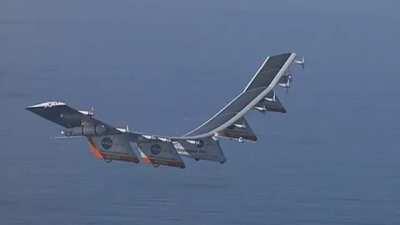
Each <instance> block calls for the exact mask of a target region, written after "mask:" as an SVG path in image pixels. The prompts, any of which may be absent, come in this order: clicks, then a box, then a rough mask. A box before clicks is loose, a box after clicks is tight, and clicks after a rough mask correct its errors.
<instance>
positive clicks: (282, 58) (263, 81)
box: [184, 53, 295, 138]
mask: <svg viewBox="0 0 400 225" xmlns="http://www.w3.org/2000/svg"><path fill="white" fill-rule="evenodd" d="M294 57H295V54H294V53H285V54H281V55H276V56H271V57H269V58H267V60H265V62H264V63H263V65H262V66H261V67H260V68H259V70H258V71H257V73H256V75H255V76H254V77H253V79H252V80H251V81H250V82H249V84H248V85H247V87H246V88H245V90H244V91H243V92H242V93H241V94H240V95H239V96H238V97H236V98H235V99H233V100H232V101H231V102H229V103H228V105H226V106H225V107H224V108H223V109H222V110H221V111H220V112H218V113H217V114H216V115H214V116H213V117H212V118H211V119H210V120H208V121H207V122H205V123H204V124H202V125H201V126H200V127H198V128H196V129H194V130H192V131H190V132H189V133H187V134H185V135H184V137H188V138H190V137H194V138H201V137H206V136H207V135H208V136H211V135H213V133H217V132H220V131H221V129H223V128H225V127H226V126H230V125H232V123H233V122H234V120H235V119H239V118H240V117H243V116H244V114H245V113H246V112H247V110H249V108H247V109H246V111H245V110H244V109H245V108H246V107H247V106H249V105H251V107H253V106H254V104H255V102H254V99H256V98H257V97H260V96H261V95H265V94H266V93H265V90H266V89H267V88H268V87H269V88H271V89H272V88H273V85H272V81H273V80H274V79H275V78H276V77H277V75H278V74H279V72H281V71H282V72H284V71H283V70H285V69H287V67H285V68H284V65H287V63H291V62H292V60H293V59H294ZM289 61H290V62H289ZM281 75H283V73H281ZM279 78H280V77H279ZM274 85H275V83H274ZM262 97H264V96H262ZM274 106H275V105H273V106H269V105H267V107H268V109H270V110H281V109H277V108H275V107H274ZM238 113H240V115H238Z"/></svg>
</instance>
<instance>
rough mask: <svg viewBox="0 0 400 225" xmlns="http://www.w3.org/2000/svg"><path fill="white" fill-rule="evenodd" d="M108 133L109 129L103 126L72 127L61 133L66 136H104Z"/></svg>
mask: <svg viewBox="0 0 400 225" xmlns="http://www.w3.org/2000/svg"><path fill="white" fill-rule="evenodd" d="M106 132H107V128H106V127H105V126H104V125H103V124H98V125H83V126H80V127H72V128H68V129H65V130H62V131H61V134H63V135H64V136H67V137H70V136H102V135H105V134H106Z"/></svg>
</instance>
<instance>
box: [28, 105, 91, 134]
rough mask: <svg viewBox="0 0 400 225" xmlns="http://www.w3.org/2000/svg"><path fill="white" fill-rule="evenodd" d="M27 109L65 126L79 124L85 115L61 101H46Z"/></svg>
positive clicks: (76, 125) (69, 126)
mask: <svg viewBox="0 0 400 225" xmlns="http://www.w3.org/2000/svg"><path fill="white" fill-rule="evenodd" d="M26 109H27V110H29V111H31V112H33V113H35V114H37V115H39V116H41V117H43V118H45V119H47V120H50V121H51V122H54V123H57V124H58V125H61V126H63V127H66V128H72V127H78V126H81V122H82V120H84V119H85V118H86V115H84V114H82V113H80V112H79V111H78V110H76V109H73V108H71V107H69V106H67V105H65V104H63V103H58V102H48V103H42V104H38V105H34V106H30V107H27V108H26Z"/></svg>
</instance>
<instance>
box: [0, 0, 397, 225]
mask: <svg viewBox="0 0 400 225" xmlns="http://www.w3.org/2000/svg"><path fill="white" fill-rule="evenodd" d="M398 8H399V4H398V3H397V2H396V1H382V2H380V3H379V4H378V3H375V2H372V1H371V2H369V1H352V2H350V3H349V2H347V1H335V4H333V3H321V2H320V1H314V0H313V1H287V2H283V1H282V2H281V3H270V2H266V1H254V2H252V3H248V2H247V1H243V2H242V1H220V2H214V1H206V2H201V3H190V2H187V1H176V0H173V1H143V2H140V1H120V2H115V1H113V2H111V1H92V0H89V1H84V2H83V1H75V0H74V1H65V2H55V1H50V0H40V1H24V0H16V1H5V2H1V3H0V103H1V110H0V111H1V117H0V124H1V126H0V140H1V143H2V148H1V151H0V158H1V163H0V179H1V184H0V217H1V224H41V225H43V224H74V225H75V224H195V225H197V224H199V225H200V224H240V225H242V224H304V225H310V224H318V225H322V224H323V225H325V224H342V225H343V224H352V225H353V224H368V225H371V224H399V223H400V163H399V158H400V153H399V137H400V127H399V115H400V104H399V100H398V99H399V96H400V89H399V88H398V84H399V82H400V76H399V75H400V72H399V66H398V65H399V59H398V52H399V47H400V45H399V42H398V40H400V29H399V28H398V24H399V22H400V17H399V16H398V13H397V9H398ZM286 51H295V52H297V53H298V54H300V55H304V56H305V57H306V69H305V70H304V71H299V72H298V73H297V74H296V75H297V76H296V77H295V83H294V86H293V88H292V89H291V90H290V91H289V93H285V91H283V90H280V91H279V97H280V98H281V101H282V102H283V104H284V105H285V106H286V108H287V110H288V113H287V114H284V115H278V114H271V113H270V114H267V115H261V114H257V113H250V115H248V120H249V123H250V124H251V125H252V128H253V130H254V131H255V132H256V133H257V134H258V137H259V141H258V142H257V143H255V144H239V143H233V142H229V141H223V142H222V147H223V149H224V151H225V154H226V156H227V158H228V162H227V163H226V164H224V165H220V164H215V163H210V162H202V161H200V162H194V161H192V160H185V163H186V165H187V168H186V169H184V170H181V169H174V168H165V167H161V168H157V169H155V168H152V167H148V166H140V165H131V164H129V163H118V162H116V163H110V164H106V163H104V162H101V161H97V160H95V159H93V158H92V156H91V155H90V154H89V151H88V144H87V143H86V141H85V140H84V139H71V140H54V139H53V138H52V137H54V136H57V135H58V134H59V130H60V127H57V126H56V125H54V124H51V123H49V122H47V121H44V120H43V119H41V118H38V117H37V116H35V115H33V114H31V113H29V112H27V111H25V110H24V107H25V106H27V105H31V104H35V103H39V102H43V101H47V100H62V101H66V102H68V103H69V104H70V105H72V106H74V107H77V108H80V109H83V110H84V109H89V108H90V107H91V106H95V110H96V116H97V117H99V118H100V119H102V120H104V121H107V122H109V123H110V124H114V125H115V126H120V127H122V126H125V125H126V124H129V126H130V128H131V129H134V130H139V131H143V132H148V133H156V134H169V135H180V134H183V133H185V132H187V131H188V130H190V129H191V128H193V127H195V126H197V125H199V124H200V123H201V122H203V121H204V120H206V119H207V118H208V117H209V116H211V115H212V114H213V113H214V112H216V111H217V110H219V108H220V107H222V105H223V104H225V103H226V102H228V101H229V100H230V99H231V98H232V97H234V96H235V95H236V94H237V93H238V92H239V91H240V90H241V89H242V88H243V87H244V85H245V84H246V83H247V81H248V80H249V79H250V78H251V77H252V74H253V73H254V72H255V70H256V69H257V67H258V66H259V64H260V63H261V62H262V61H263V58H264V57H265V56H267V55H272V54H277V53H281V52H286Z"/></svg>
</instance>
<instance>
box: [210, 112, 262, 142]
mask: <svg viewBox="0 0 400 225" xmlns="http://www.w3.org/2000/svg"><path fill="white" fill-rule="evenodd" d="M218 136H222V137H227V138H233V139H239V140H242V139H245V140H249V141H257V136H256V135H255V134H254V132H253V130H252V129H251V127H250V125H249V123H247V121H246V119H245V118H244V117H242V118H240V119H238V120H237V121H236V122H235V123H233V124H232V125H230V126H229V127H227V128H225V129H224V130H222V131H220V132H218Z"/></svg>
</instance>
